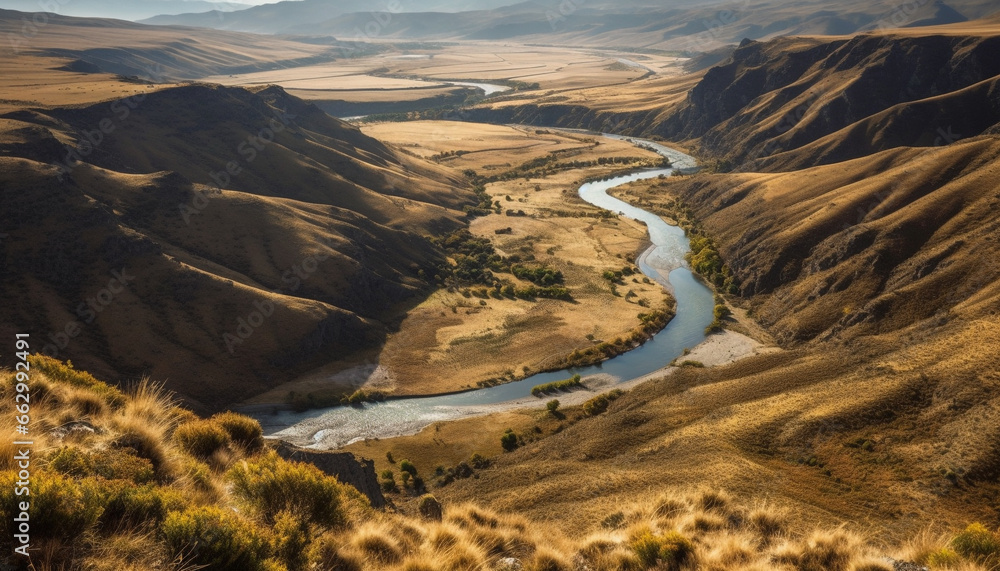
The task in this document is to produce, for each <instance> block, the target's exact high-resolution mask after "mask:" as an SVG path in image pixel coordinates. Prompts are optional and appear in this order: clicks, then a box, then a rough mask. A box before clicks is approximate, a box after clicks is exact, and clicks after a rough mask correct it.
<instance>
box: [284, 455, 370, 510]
mask: <svg viewBox="0 0 1000 571" xmlns="http://www.w3.org/2000/svg"><path fill="white" fill-rule="evenodd" d="M274 449H275V451H276V452H277V453H278V455H279V456H281V457H282V458H284V459H285V460H292V461H295V462H306V463H309V464H312V465H313V466H316V467H317V468H319V469H320V470H322V471H323V473H324V474H328V475H330V476H336V478H337V479H338V480H340V481H341V482H343V483H345V484H350V485H351V486H354V487H355V488H357V489H358V491H359V492H361V493H362V494H364V495H365V497H367V498H368V501H369V502H371V505H372V507H373V508H382V507H385V505H386V501H385V496H383V495H382V488H381V487H380V486H379V483H378V478H376V477H375V462H372V461H371V460H368V459H366V458H358V457H357V456H355V455H354V454H351V453H350V452H317V451H314V450H305V449H302V448H298V447H295V446H292V445H291V444H288V443H287V442H281V441H279V442H278V443H276V445H275V447H274Z"/></svg>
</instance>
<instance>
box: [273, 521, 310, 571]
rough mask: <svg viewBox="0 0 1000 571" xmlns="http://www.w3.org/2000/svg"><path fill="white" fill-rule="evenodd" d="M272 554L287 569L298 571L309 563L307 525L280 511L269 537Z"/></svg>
mask: <svg viewBox="0 0 1000 571" xmlns="http://www.w3.org/2000/svg"><path fill="white" fill-rule="evenodd" d="M271 544H272V546H273V549H274V555H275V557H277V558H278V560H279V561H281V562H282V563H283V564H284V565H285V567H286V568H287V569H288V571H300V570H302V569H306V568H307V567H308V565H309V557H308V551H307V548H308V547H309V526H308V525H306V524H305V523H304V522H303V521H301V520H300V519H299V518H297V517H296V516H295V514H293V513H290V512H281V513H279V514H278V516H277V517H276V518H275V520H274V531H273V535H272V538H271Z"/></svg>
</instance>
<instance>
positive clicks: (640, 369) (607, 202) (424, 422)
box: [256, 134, 714, 449]
mask: <svg viewBox="0 0 1000 571" xmlns="http://www.w3.org/2000/svg"><path fill="white" fill-rule="evenodd" d="M603 136H605V137H609V138H613V139H619V140H626V141H630V142H633V143H636V144H642V145H644V146H646V147H649V148H652V149H653V150H655V151H656V152H658V153H660V154H662V155H663V156H666V157H667V158H669V159H670V161H671V163H672V165H673V167H672V168H667V169H656V170H647V171H642V172H638V173H634V174H630V175H626V176H620V177H616V178H614V179H611V180H606V181H598V182H591V183H587V184H584V185H582V186H581V187H580V189H579V193H580V197H581V198H583V199H584V200H586V201H587V202H589V203H591V204H594V205H595V206H599V207H601V208H605V209H607V210H611V211H612V212H617V213H618V214H619V215H621V216H624V217H627V218H632V219H634V220H639V221H641V222H643V223H645V224H646V227H647V229H648V230H649V238H650V242H651V243H652V245H651V246H650V247H649V248H648V249H647V250H646V251H645V252H643V254H642V255H641V256H640V257H639V259H638V260H636V264H637V265H638V267H639V269H640V270H642V273H643V274H645V275H646V276H648V277H649V278H650V279H653V280H656V281H657V282H659V283H660V284H662V285H663V286H664V287H665V288H667V289H668V290H670V291H671V292H672V294H673V296H674V298H675V299H676V300H677V314H676V315H675V316H674V318H673V319H671V320H670V322H669V323H668V324H667V326H666V327H665V328H664V329H663V330H662V331H660V332H659V333H657V334H656V335H654V336H653V338H652V339H650V340H649V341H647V342H646V343H645V344H643V345H641V346H640V347H638V348H636V349H633V350H631V351H629V352H627V353H624V354H622V355H619V356H617V357H614V358H612V359H609V360H607V361H605V362H603V363H601V364H598V365H593V366H590V367H580V368H573V369H567V370H562V371H553V372H549V373H539V374H537V375H532V376H531V377H528V378H526V379H523V380H521V381H516V382H512V383H507V384H503V385H498V386H495V387H491V388H486V389H478V390H473V391H467V392H463V393H457V394H451V395H442V396H433V397H411V398H401V399H393V400H389V401H385V402H381V403H374V404H365V405H364V406H359V407H343V406H338V407H333V408H329V409H319V410H311V411H306V412H302V413H295V412H291V411H279V412H277V413H275V414H269V415H264V414H258V415H256V416H257V418H258V420H260V421H261V424H262V426H263V427H264V430H265V433H266V434H268V435H269V436H274V437H277V438H282V439H285V440H288V441H290V442H292V443H294V444H297V445H299V446H308V447H311V448H319V449H331V448H338V447H341V446H345V445H347V444H349V443H351V442H355V441H358V440H362V439H365V438H386V437H391V436H399V435H404V434H413V433H416V432H418V431H419V430H421V429H422V428H424V427H426V426H428V425H430V424H432V423H434V422H438V421H443V420H454V419H457V418H463V417H468V416H474V415H479V414H487V413H489V412H495V411H499V410H508V409H514V408H519V407H525V406H539V405H540V404H541V403H542V402H544V400H540V399H535V398H534V397H532V396H531V389H532V387H534V386H536V385H539V384H542V383H547V382H550V381H556V380H560V379H565V378H568V377H571V376H572V375H574V374H577V373H578V374H580V375H581V376H583V377H584V380H585V382H586V377H587V376H588V375H598V374H600V375H602V376H603V378H605V379H608V378H610V379H611V380H612V382H613V383H620V382H624V381H628V380H630V379H634V378H637V377H641V376H643V375H646V374H649V373H651V372H653V371H656V370H657V369H660V368H662V367H664V366H665V365H667V364H668V363H670V362H671V361H672V360H674V359H675V358H676V357H678V356H680V355H681V354H683V352H684V350H685V349H687V348H691V347H694V346H695V345H697V344H698V343H700V342H701V341H703V340H704V339H705V333H704V331H705V327H707V326H708V325H709V323H711V321H712V319H713V316H712V308H713V305H714V300H713V294H712V292H711V290H709V289H708V288H707V287H706V286H705V285H703V284H702V283H701V282H700V281H699V280H698V279H697V278H696V277H695V276H694V275H692V273H691V271H690V270H689V269H688V268H687V267H686V264H685V262H684V254H685V253H686V252H687V251H688V247H689V246H688V240H687V238H686V237H685V236H684V231H683V230H682V229H680V228H678V227H677V226H671V225H669V224H667V223H666V222H664V221H663V220H662V219H661V218H660V217H659V216H657V215H655V214H653V213H650V212H647V211H645V210H643V209H641V208H637V207H635V206H632V205H630V204H628V203H626V202H623V201H621V200H618V199H617V198H613V197H611V196H608V194H607V191H608V189H610V188H613V187H615V186H618V185H621V184H625V183H628V182H632V181H636V180H642V179H648V178H655V177H658V176H660V175H669V174H670V173H671V172H672V170H673V169H675V168H676V169H680V170H681V171H682V172H690V171H692V170H695V169H696V168H697V167H696V165H695V161H694V159H693V158H691V157H690V156H688V155H685V154H683V153H681V152H679V151H677V150H675V149H671V148H669V147H665V146H663V145H659V144H657V143H654V142H652V141H647V140H643V139H635V138H631V137H621V136H618V135H608V134H604V135H603ZM605 388H607V387H605ZM545 400H547V399H545Z"/></svg>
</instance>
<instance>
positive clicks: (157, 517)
mask: <svg viewBox="0 0 1000 571" xmlns="http://www.w3.org/2000/svg"><path fill="white" fill-rule="evenodd" d="M29 361H30V364H31V376H30V380H29V381H28V391H30V394H31V397H32V401H31V402H32V408H31V415H32V421H31V424H30V427H31V434H32V438H33V439H34V441H35V446H34V448H33V449H32V477H31V483H30V486H31V507H30V508H29V516H30V522H31V550H30V553H31V559H30V563H31V565H30V568H31V569H89V570H104V569H108V570H111V569H114V570H116V571H120V570H131V569H135V570H139V569H142V570H161V569H162V570H174V569H195V568H203V569H212V570H220V571H226V570H233V571H236V570H239V571H252V570H257V569H260V570H269V571H277V570H283V569H285V570H289V571H291V570H302V569H326V570H334V569H336V570H362V569H392V570H402V569H407V570H424V569H455V570H470V571H471V570H474V569H528V570H533V571H542V570H567V571H568V570H570V569H595V570H609V571H610V570H613V569H618V570H622V569H624V570H636V571H638V570H642V569H695V568H699V569H761V568H769V569H789V570H791V569H824V570H830V571H847V570H849V569H850V570H860V569H865V570H880V571H881V570H889V569H892V566H891V565H890V564H889V563H888V562H887V561H886V560H885V559H884V556H885V555H887V554H892V555H896V556H897V557H900V558H905V559H910V560H919V561H926V562H931V563H932V564H935V566H937V565H936V564H937V563H939V562H947V563H949V564H951V563H955V564H961V565H962V568H963V569H970V570H972V569H987V568H989V566H990V565H993V564H995V561H996V558H997V557H998V555H1000V553H998V552H1000V545H998V544H1000V538H998V537H997V535H996V534H995V533H993V532H992V531H990V530H989V529H987V528H986V527H984V526H982V525H979V524H975V525H970V526H969V527H968V528H967V529H965V530H964V531H961V532H960V533H957V534H951V535H941V536H932V535H927V534H924V535H922V536H916V537H914V538H912V539H910V540H909V541H908V542H904V543H901V544H900V545H899V546H898V547H893V546H885V545H876V544H874V543H873V541H872V539H873V538H871V537H865V536H862V535H858V534H856V533H852V532H849V531H845V530H842V529H834V528H833V526H829V525H826V526H808V525H803V524H802V523H801V521H800V520H799V519H798V518H797V517H796V516H795V515H794V514H793V513H792V512H789V511H785V510H782V509H780V508H777V507H775V506H773V505H770V504H767V503H756V504H753V503H749V502H745V501H744V500H742V499H739V498H736V497H733V496H731V495H729V494H727V493H725V492H719V491H713V490H710V489H701V490H691V491H690V492H688V493H685V494H660V493H659V492H658V491H657V490H656V489H655V488H653V489H648V490H646V492H645V494H643V496H641V497H639V498H635V499H633V500H631V501H629V502H626V503H622V504H618V505H617V506H614V507H613V508H611V509H608V510H607V511H606V512H604V513H594V514H593V517H591V518H589V519H588V523H589V526H590V527H591V529H592V532H591V533H588V534H576V533H574V534H572V535H570V534H566V533H564V532H563V531H562V530H560V529H559V528H553V527H552V525H551V524H550V523H545V522H543V521H541V520H535V521H533V520H530V519H526V518H524V517H522V516H518V515H512V514H509V513H501V512H496V511H492V510H489V509H484V508H482V507H479V506H476V505H474V504H450V503H448V504H445V505H444V506H442V505H441V504H440V503H439V502H438V501H437V500H436V499H434V497H433V496H432V495H429V494H427V495H421V493H422V485H423V484H422V482H420V481H418V480H417V479H416V478H413V479H408V481H409V482H410V484H408V485H406V486H404V487H403V489H402V491H401V492H399V493H398V494H396V496H397V497H411V498H413V502H414V503H415V504H416V505H417V506H418V508H417V509H416V510H415V511H414V512H413V513H409V512H400V511H395V510H392V509H388V510H374V509H372V508H371V507H370V505H368V503H367V500H366V498H365V497H364V496H363V495H361V494H360V493H359V492H358V491H357V490H355V489H354V488H353V487H351V486H348V485H345V484H342V483H340V482H338V481H337V480H336V479H335V478H333V477H330V476H327V475H325V474H324V473H322V472H321V471H320V470H318V469H317V468H316V467H314V466H312V465H309V464H303V463H296V462H288V461H285V460H282V459H281V458H280V457H278V456H277V455H276V454H275V453H274V452H273V451H270V450H268V448H266V447H264V446H263V442H262V440H261V437H260V426H259V425H258V424H257V423H256V422H255V421H253V420H252V419H249V418H246V417H242V416H240V415H236V414H232V413H225V414H220V415H216V416H213V417H212V418H210V419H198V418H197V417H196V416H194V415H193V414H192V413H190V412H189V411H186V410H184V409H182V408H178V407H177V406H176V405H175V403H174V402H173V401H172V400H171V399H170V398H169V396H168V395H167V394H165V393H164V392H162V390H161V389H159V388H158V387H156V386H155V385H151V384H149V383H140V384H137V385H136V386H134V387H133V388H132V389H130V390H127V391H125V392H122V391H120V390H118V389H115V388H112V387H110V386H108V385H106V384H104V383H102V382H100V381H98V380H97V379H95V378H94V377H92V376H90V375H89V374H87V373H85V372H81V371H77V370H74V369H73V368H71V367H69V366H67V365H65V364H63V363H60V362H58V361H55V360H52V359H49V358H46V357H36V356H33V357H31V358H30V359H29ZM22 380H23V379H22ZM16 382H17V379H16V378H15V375H14V374H13V373H12V372H10V371H4V372H0V392H2V397H3V399H2V401H0V402H2V403H3V404H2V405H0V407H2V408H3V410H4V412H5V414H4V415H3V417H4V418H7V419H12V418H13V417H14V411H13V410H12V409H11V404H9V403H12V402H13V396H14V394H15V392H17V391H18V390H19V389H18V387H17V386H16ZM21 392H24V391H21ZM11 422H12V421H11V420H6V421H4V427H5V428H6V429H7V430H13V424H10V423H11ZM14 448H15V447H13V446H12V445H7V446H5V449H6V450H7V452H8V453H6V454H4V458H5V459H4V460H3V461H2V462H3V463H2V464H0V479H2V480H3V481H4V482H6V485H4V486H3V488H2V489H3V490H4V491H3V493H2V495H3V498H4V501H2V502H0V512H2V516H3V517H2V519H3V521H5V522H11V521H12V520H13V519H14V517H16V516H18V513H19V512H18V510H17V508H15V502H14V498H15V496H14V490H15V481H16V480H17V476H16V472H15V469H14V464H13V462H12V460H10V458H12V457H13V455H14ZM406 464H407V463H406V462H400V466H401V468H406V469H407V470H411V471H413V472H416V469H413V468H412V466H406ZM402 473H403V472H402V471H401V472H400V474H402ZM406 473H407V474H409V472H406ZM404 481H406V479H404ZM596 511H597V510H591V512H596ZM3 527H4V530H5V533H6V534H8V535H11V534H13V530H12V528H11V524H10V523H7V524H4V526H3ZM12 562H14V563H16V564H18V565H21V564H22V563H24V562H25V560H24V559H17V560H12ZM991 562H992V563H991Z"/></svg>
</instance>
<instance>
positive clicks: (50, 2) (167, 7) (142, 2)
mask: <svg viewBox="0 0 1000 571" xmlns="http://www.w3.org/2000/svg"><path fill="white" fill-rule="evenodd" d="M3 7H4V8H7V9H10V10H19V11H21V12H55V13H57V14H61V15H63V16H81V17H93V16H97V17H102V18H119V19H121V20H139V19H142V18H149V17H151V16H155V15H157V14H182V13H186V12H208V11H209V10H220V11H225V12H231V11H233V10H240V9H243V8H246V7H247V5H245V4H240V3H236V2H208V1H206V0H129V1H128V2H116V1H113V0H72V1H67V0H61V1H60V0H4V2H3Z"/></svg>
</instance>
